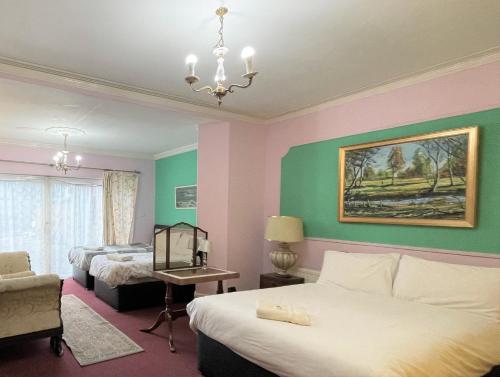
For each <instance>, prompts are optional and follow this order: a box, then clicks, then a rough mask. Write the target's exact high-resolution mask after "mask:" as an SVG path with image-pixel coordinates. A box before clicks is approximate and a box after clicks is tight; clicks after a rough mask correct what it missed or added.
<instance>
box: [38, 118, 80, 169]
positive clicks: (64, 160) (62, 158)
mask: <svg viewBox="0 0 500 377" xmlns="http://www.w3.org/2000/svg"><path fill="white" fill-rule="evenodd" d="M46 131H47V132H49V133H52V134H58V135H61V136H63V137H64V146H63V150H62V151H58V152H57V153H56V154H55V155H54V157H52V160H53V161H54V164H53V166H55V168H56V170H57V171H60V172H63V173H64V174H65V175H66V174H68V172H69V171H71V170H78V169H80V167H81V163H82V156H80V155H76V156H75V165H70V164H69V154H70V151H69V149H68V136H69V135H84V134H85V132H84V131H83V130H80V129H77V128H69V127H67V128H66V127H51V128H48V129H47V130H46Z"/></svg>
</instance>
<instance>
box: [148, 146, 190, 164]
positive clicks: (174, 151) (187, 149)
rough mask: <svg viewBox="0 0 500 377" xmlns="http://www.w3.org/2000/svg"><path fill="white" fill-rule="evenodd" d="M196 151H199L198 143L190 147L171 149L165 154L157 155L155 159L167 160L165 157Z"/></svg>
mask: <svg viewBox="0 0 500 377" xmlns="http://www.w3.org/2000/svg"><path fill="white" fill-rule="evenodd" d="M195 149H198V144H197V143H196V144H190V145H184V146H182V147H179V148H174V149H170V150H168V151H165V152H161V153H157V154H155V155H154V159H155V160H160V159H162V158H165V157H170V156H175V155H176V154H181V153H185V152H190V151H194V150H195Z"/></svg>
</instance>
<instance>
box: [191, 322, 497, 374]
mask: <svg viewBox="0 0 500 377" xmlns="http://www.w3.org/2000/svg"><path fill="white" fill-rule="evenodd" d="M198 369H199V371H200V372H201V374H203V375H204V376H205V377H234V376H238V377H279V376H278V375H276V374H274V373H271V372H269V371H268V370H266V369H264V368H262V367H260V366H258V365H256V364H254V363H252V362H251V361H248V360H246V359H244V358H243V357H241V356H240V355H238V354H236V353H234V352H233V351H231V350H230V349H229V348H227V347H226V346H225V345H223V344H222V343H219V342H217V341H216V340H213V339H212V338H210V337H208V336H207V335H205V334H204V333H202V332H201V331H198ZM484 377H500V365H499V366H496V367H495V368H493V370H492V371H491V372H490V373H488V374H486V375H485V376H484Z"/></svg>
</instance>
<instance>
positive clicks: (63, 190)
mask: <svg viewBox="0 0 500 377" xmlns="http://www.w3.org/2000/svg"><path fill="white" fill-rule="evenodd" d="M102 229H103V226H102V181H101V180H89V179H71V178H52V177H27V176H5V175H0V251H17V250H25V251H28V252H29V254H30V260H31V267H32V269H33V270H34V271H35V272H37V273H48V272H52V273H56V274H59V275H60V276H61V277H66V276H69V275H71V265H70V264H69V262H68V257H67V256H68V251H69V249H70V248H72V247H74V246H82V245H94V246H98V245H101V244H102Z"/></svg>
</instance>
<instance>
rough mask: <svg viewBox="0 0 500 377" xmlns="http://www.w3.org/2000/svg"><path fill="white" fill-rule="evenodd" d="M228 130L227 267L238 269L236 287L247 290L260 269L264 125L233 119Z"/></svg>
mask: <svg viewBox="0 0 500 377" xmlns="http://www.w3.org/2000/svg"><path fill="white" fill-rule="evenodd" d="M230 132H231V133H230V160H229V174H230V179H229V224H228V225H229V226H228V240H229V244H228V250H229V253H228V268H230V269H233V270H235V271H240V274H241V277H240V279H239V281H238V282H237V284H236V285H237V287H238V288H241V289H249V288H255V287H258V285H259V276H260V273H261V270H262V253H261V250H260V247H259V246H260V245H261V244H262V239H263V236H264V223H263V222H262V218H263V216H264V188H265V182H264V179H265V175H264V165H265V152H266V149H265V148H266V146H265V145H266V144H265V140H266V136H267V127H266V126H262V125H253V124H248V123H237V122H232V123H231V126H230Z"/></svg>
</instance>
